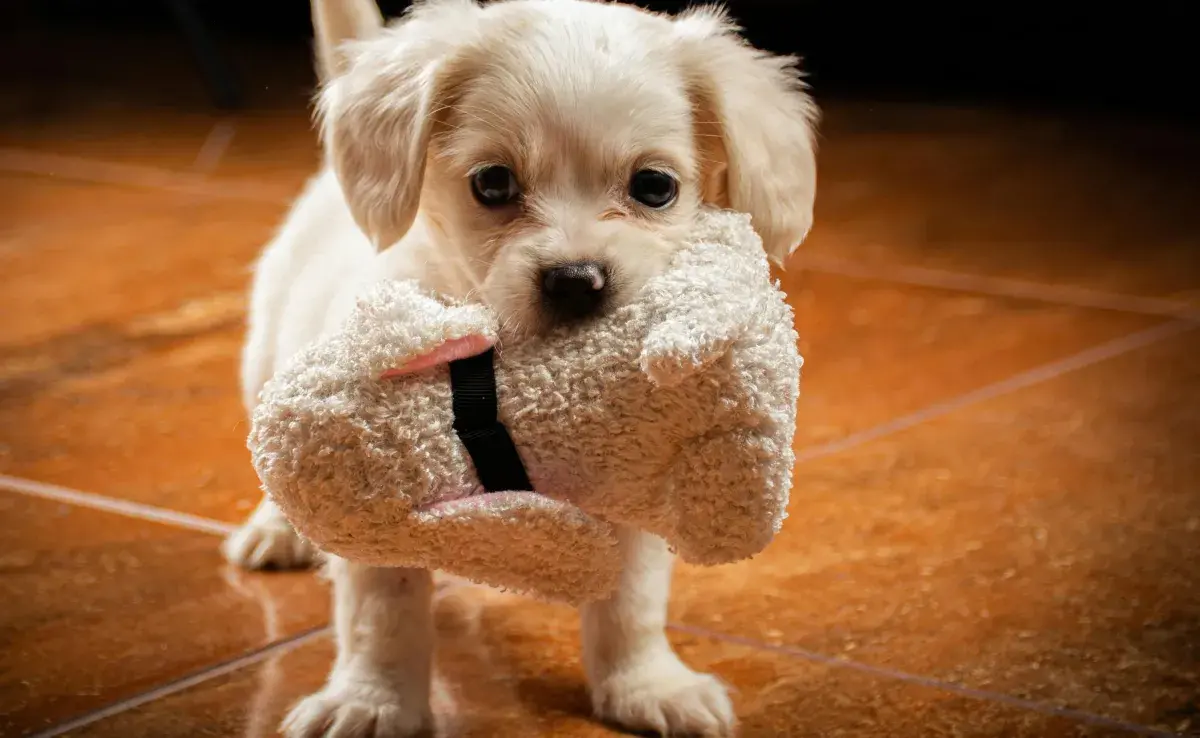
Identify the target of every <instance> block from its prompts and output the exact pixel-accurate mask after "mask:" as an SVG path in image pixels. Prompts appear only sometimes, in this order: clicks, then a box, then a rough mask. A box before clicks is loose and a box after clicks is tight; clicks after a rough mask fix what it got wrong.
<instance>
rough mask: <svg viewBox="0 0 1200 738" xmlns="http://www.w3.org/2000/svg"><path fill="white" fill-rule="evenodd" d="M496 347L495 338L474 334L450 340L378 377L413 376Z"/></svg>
mask: <svg viewBox="0 0 1200 738" xmlns="http://www.w3.org/2000/svg"><path fill="white" fill-rule="evenodd" d="M495 345H496V338H495V336H490V335H483V334H476V335H470V336H463V337H462V338H451V339H449V340H447V341H446V342H445V343H441V344H438V345H437V346H434V347H433V348H432V349H430V350H429V351H428V352H427V353H424V354H421V355H419V356H417V357H416V358H414V359H411V360H409V361H407V362H405V363H404V364H403V365H401V366H398V367H396V368H395V369H388V370H386V371H385V372H383V374H382V375H380V377H379V378H380V379H392V378H393V377H401V376H404V375H405V374H415V373H417V372H420V371H424V370H426V369H430V368H432V367H435V366H442V365H443V364H449V363H450V362H452V361H458V360H459V359H469V358H471V357H472V356H478V355H479V354H482V353H483V352H484V351H487V350H488V349H490V348H492V347H493V346H495Z"/></svg>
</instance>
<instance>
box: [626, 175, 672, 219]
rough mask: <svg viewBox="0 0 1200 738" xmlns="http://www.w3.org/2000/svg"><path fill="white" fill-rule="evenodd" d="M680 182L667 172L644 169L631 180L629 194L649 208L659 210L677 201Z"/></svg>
mask: <svg viewBox="0 0 1200 738" xmlns="http://www.w3.org/2000/svg"><path fill="white" fill-rule="evenodd" d="M678 195H679V182H677V181H676V180H675V178H674V177H672V176H671V175H669V174H667V173H666V172H660V171H658V170H656V169H642V170H641V171H638V172H636V173H634V175H633V179H631V180H629V196H630V197H632V198H633V199H634V200H637V201H638V202H640V203H641V204H643V205H645V206H646V207H648V208H654V209H655V210H658V209H660V208H665V207H666V206H668V205H670V204H671V203H673V202H675V198H676V197H677V196H678Z"/></svg>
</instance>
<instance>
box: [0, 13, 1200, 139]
mask: <svg viewBox="0 0 1200 738" xmlns="http://www.w3.org/2000/svg"><path fill="white" fill-rule="evenodd" d="M0 4H3V5H7V6H8V10H9V11H10V15H11V16H13V17H11V18H10V19H9V22H8V23H7V24H5V22H4V15H3V13H2V12H0V25H8V27H9V29H10V31H11V30H12V29H14V28H17V27H18V26H20V27H21V28H23V29H24V32H25V36H24V37H25V40H26V43H29V39H30V38H35V39H36V38H42V39H46V38H48V37H53V36H54V35H55V34H57V33H58V32H60V31H62V30H64V29H68V30H70V31H71V32H72V33H77V34H86V35H89V36H93V37H96V38H103V37H104V36H105V34H110V33H121V34H128V33H130V32H138V33H147V34H156V35H158V34H161V35H162V36H164V37H167V38H169V37H171V36H172V35H174V36H175V37H177V43H175V44H174V45H171V46H168V47H167V48H168V49H169V50H170V51H169V53H172V54H187V55H189V56H190V55H191V54H192V51H193V50H194V48H195V47H194V46H193V45H191V44H190V43H189V42H188V41H187V37H186V36H185V35H184V33H182V32H181V25H180V23H179V20H180V19H179V17H178V15H177V14H175V13H173V12H172V4H171V2H168V1H167V0H162V1H156V0H115V1H114V0H104V1H103V2H102V1H100V0H31V1H26V2H13V0H0ZM648 4H650V5H653V6H655V7H658V8H662V9H678V8H679V7H682V6H683V5H685V3H682V2H656V3H655V2H651V3H648ZM1194 4H1195V3H1188V2H1142V3H1123V4H1111V5H1108V4H1097V3H1082V2H1078V3H1053V2H1047V3H1032V2H1017V3H946V4H943V3H911V2H909V3H904V2H900V3H897V2H886V3H853V2H845V1H844V0H842V1H838V2H819V1H812V2H808V1H805V0H795V1H793V2H787V1H786V0H733V2H731V3H729V6H730V8H731V10H732V11H733V13H734V15H736V16H737V17H738V18H740V19H741V20H742V22H743V23H744V25H745V26H746V28H747V35H748V36H749V37H750V38H751V40H753V41H754V42H755V43H756V44H758V45H760V46H762V47H764V48H768V49H771V50H775V51H781V52H791V53H797V54H801V55H802V56H803V57H804V58H805V60H806V68H807V69H808V70H809V73H810V77H811V81H812V84H813V87H814V90H815V92H816V94H817V96H818V98H822V97H826V98H829V97H844V96H855V97H857V96H869V97H871V98H873V99H903V100H921V101H939V102H945V101H953V102H961V103H964V104H971V103H977V102H989V103H996V102H1001V103H1003V104H1006V105H1012V106H1036V107H1050V108H1054V109H1062V108H1085V109H1086V108H1094V109H1103V110H1105V111H1108V112H1112V111H1114V110H1117V111H1121V112H1124V113H1127V114H1130V115H1135V116H1154V117H1162V116H1168V117H1170V118H1173V119H1180V118H1182V119H1185V120H1188V121H1189V122H1190V121H1194V120H1195V118H1194V116H1192V115H1191V114H1190V112H1189V109H1190V108H1191V107H1193V106H1194V102H1193V100H1192V99H1191V98H1192V97H1194V96H1195V92H1196V88H1197V75H1196V70H1197V68H1198V66H1200V65H1197V63H1196V61H1195V57H1196V56H1197V52H1196V51H1194V50H1192V49H1191V48H1189V47H1194V46H1195V44H1196V30H1195V29H1196V24H1195V22H1194V21H1193V20H1192V18H1191V16H1192V15H1195V14H1196V13H1195V11H1194V10H1192V11H1190V12H1189V10H1188V8H1189V5H1194ZM176 5H177V6H178V5H181V4H178V3H177V4H176ZM190 5H191V7H192V8H193V9H194V11H195V15H196V17H197V18H199V19H200V20H201V21H202V22H203V25H204V27H205V28H206V29H207V30H208V32H209V33H210V34H211V37H212V39H213V40H214V41H215V46H216V48H219V49H220V50H221V55H220V57H219V59H218V61H217V62H216V63H217V64H222V63H224V64H226V65H227V66H228V67H229V69H230V70H232V73H233V75H234V76H233V77H232V79H235V80H236V81H237V84H238V87H239V90H240V92H241V93H242V99H246V96H253V94H254V86H255V72H256V70H255V68H254V61H253V58H252V56H249V57H248V56H247V55H246V54H245V53H244V51H240V50H244V49H246V48H253V47H254V46H256V45H257V46H264V45H266V46H271V47H278V46H287V47H294V48H295V49H296V50H297V51H298V52H300V51H303V50H304V49H306V47H307V45H308V43H309V34H310V28H309V19H308V4H307V3H306V2H303V0H194V1H193V2H192V3H190ZM382 5H383V7H384V9H385V11H386V12H387V13H389V14H396V13H398V12H400V11H401V10H402V9H403V8H404V6H405V5H406V3H405V2H396V1H394V0H387V1H386V2H383V3H382ZM114 43H115V42H114ZM33 45H34V47H35V48H36V47H37V45H38V44H37V43H36V42H34V44H33ZM114 51H116V49H114ZM88 53H91V54H95V53H103V46H102V45H101V46H100V47H99V50H98V49H97V47H96V46H94V45H93V46H89V49H88ZM17 61H18V62H20V60H19V59H18V60H17ZM72 63H73V64H75V65H77V66H78V65H81V64H84V65H85V64H87V60H86V59H83V58H81V59H75V60H73V62H72ZM145 63H147V64H151V65H152V64H153V63H154V60H153V59H147V60H145ZM13 72H14V70H13V69H12V68H11V67H9V68H6V72H5V74H6V75H10V74H13ZM195 72H196V75H197V78H198V79H203V76H202V75H201V74H200V67H196V69H195ZM16 73H17V74H20V73H21V71H20V70H19V69H18V70H17V71H16ZM65 73H66V74H70V73H71V72H70V69H68V70H67V71H66V72H65ZM218 97H219V95H218ZM235 97H236V96H234V97H231V98H230V102H232V101H234V99H235Z"/></svg>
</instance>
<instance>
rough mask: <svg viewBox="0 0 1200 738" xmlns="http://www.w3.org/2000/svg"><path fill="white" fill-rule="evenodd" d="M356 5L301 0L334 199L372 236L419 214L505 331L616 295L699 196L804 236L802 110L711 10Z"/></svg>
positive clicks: (549, 3) (807, 152) (772, 67)
mask: <svg viewBox="0 0 1200 738" xmlns="http://www.w3.org/2000/svg"><path fill="white" fill-rule="evenodd" d="M370 1H371V0H313V3H314V11H315V13H314V20H315V21H316V27H317V43H318V57H319V59H320V60H321V63H322V70H323V73H324V75H325V77H326V81H325V87H324V92H323V94H322V96H321V98H320V112H321V114H322V119H323V133H324V137H325V142H326V147H327V153H328V156H329V158H330V160H331V162H332V165H333V167H334V169H335V171H336V172H337V175H338V178H339V180H340V182H341V185H342V187H343V189H344V191H345V194H346V197H347V200H348V202H349V204H350V207H351V210H352V211H353V213H354V217H355V218H356V220H357V221H358V223H359V225H360V226H361V227H362V228H363V230H364V231H365V232H366V233H367V234H368V235H369V236H370V237H371V238H372V239H373V240H374V242H375V243H376V244H377V245H378V246H379V247H380V248H386V247H387V246H389V245H391V244H392V243H394V242H396V241H397V240H398V239H400V238H401V237H402V236H404V235H405V233H407V232H408V230H409V228H410V227H411V226H412V224H413V221H414V219H415V218H416V215H417V212H418V210H420V211H421V214H422V219H423V221H424V222H425V229H426V230H427V231H428V232H429V234H430V237H431V238H433V239H434V240H435V241H436V243H437V247H438V250H439V251H438V258H439V259H440V263H441V266H440V267H438V268H441V269H443V270H447V269H449V270H455V271H456V272H457V276H459V277H462V278H463V281H465V282H466V283H468V284H470V285H472V287H473V289H472V295H473V296H474V297H476V298H478V299H481V300H482V301H484V302H486V303H488V304H490V305H491V306H492V307H494V308H495V309H497V311H498V312H499V313H500V314H501V315H502V316H503V317H504V318H505V319H506V325H507V326H508V329H509V330H510V331H511V332H513V333H518V334H519V333H521V332H523V331H530V330H537V329H539V328H544V327H547V326H549V325H553V324H555V323H558V322H563V321H572V320H579V319H584V318H587V317H590V316H593V315H596V314H599V313H601V312H603V311H604V310H605V309H608V308H611V307H613V306H616V305H619V304H621V303H622V302H625V301H627V300H629V299H630V298H631V297H632V296H633V295H634V294H635V293H636V292H637V290H638V289H639V288H640V287H641V286H642V285H643V284H644V283H645V281H646V280H647V279H648V278H650V277H651V276H653V275H654V274H656V273H657V272H659V271H660V270H661V269H663V267H664V266H665V265H666V264H667V262H668V260H669V258H670V256H671V253H672V251H673V250H674V249H675V248H677V247H678V244H679V243H680V242H681V237H682V236H683V235H684V234H686V232H687V229H688V227H689V226H690V224H691V222H692V220H693V218H694V216H695V214H696V212H697V209H698V208H699V207H700V206H701V204H711V205H717V206H721V207H732V208H734V209H737V210H742V211H745V212H748V213H750V214H751V216H752V217H753V220H754V224H755V227H756V228H757V229H758V231H759V233H760V235H761V236H762V238H763V241H764V243H765V245H766V248H767V249H768V252H769V255H770V256H771V257H772V258H773V259H774V260H776V261H777V262H782V260H783V259H784V257H786V256H787V254H789V253H790V252H791V251H792V250H793V249H794V248H795V246H796V245H798V244H799V242H800V241H801V240H802V239H803V238H804V236H805V234H806V233H807V231H808V228H809V225H810V224H811V221H812V207H813V196H814V190H815V184H816V182H815V179H816V175H815V163H814V157H813V143H812V134H811V126H812V124H813V121H814V118H815V110H814V107H813V105H812V104H811V101H810V100H809V98H808V97H807V96H806V95H805V94H804V92H803V90H802V86H801V84H800V82H799V79H798V74H797V72H796V70H795V68H794V66H793V60H791V59H788V58H780V57H773V56H769V55H766V54H763V53H760V52H758V51H755V50H754V49H752V48H750V47H748V46H747V45H745V44H744V43H743V42H742V41H741V40H740V38H739V37H738V36H737V29H736V28H735V27H734V26H733V25H732V24H731V23H730V22H729V21H728V20H727V19H726V17H725V16H724V14H723V13H722V12H720V11H718V10H698V11H692V12H689V13H687V14H684V15H682V16H679V17H677V18H671V17H668V16H663V15H656V14H651V13H647V12H644V11H641V10H638V9H635V8H632V7H630V6H624V5H617V4H608V3H597V2H586V1H585V0H507V1H506V2H497V3H493V4H490V5H486V6H479V5H477V4H476V3H474V2H471V1H470V0H426V2H418V3H417V4H416V5H415V6H414V7H413V9H412V10H411V11H410V12H409V13H408V14H407V16H406V17H405V18H404V19H403V20H401V22H399V23H398V24H397V25H395V26H394V27H391V28H386V29H385V28H382V27H381V26H380V24H379V22H378V12H377V11H376V10H375V8H374V6H373V5H370ZM347 41H351V43H345V42H347Z"/></svg>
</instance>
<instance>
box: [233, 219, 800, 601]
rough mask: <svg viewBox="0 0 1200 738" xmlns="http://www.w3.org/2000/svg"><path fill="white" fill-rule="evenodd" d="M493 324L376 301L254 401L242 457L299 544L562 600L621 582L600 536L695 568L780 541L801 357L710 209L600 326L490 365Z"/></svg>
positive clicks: (414, 301) (737, 227)
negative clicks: (658, 550)
mask: <svg viewBox="0 0 1200 738" xmlns="http://www.w3.org/2000/svg"><path fill="white" fill-rule="evenodd" d="M497 327H498V321H497V318H496V316H495V315H494V314H492V313H491V312H490V311H489V310H488V309H487V308H485V307H483V306H480V305H471V304H462V303H457V302H453V301H450V300H445V299H441V298H438V297H436V296H434V295H430V294H428V293H426V292H424V291H422V290H421V289H419V288H418V287H417V286H416V285H415V283H411V282H389V283H384V284H380V285H378V286H377V288H376V289H375V290H374V291H373V292H371V293H370V294H369V295H367V296H366V297H365V298H363V299H362V300H360V302H359V304H358V306H357V309H356V311H355V312H354V314H353V315H352V316H351V317H350V319H349V320H348V321H347V323H346V324H345V325H344V326H343V328H342V329H341V330H340V331H338V332H336V333H334V334H332V335H329V336H327V337H326V338H324V339H322V340H321V341H319V342H318V343H316V344H315V345H313V346H312V347H310V348H309V349H307V350H305V351H303V352H301V353H300V354H299V355H298V356H297V357H296V358H295V359H294V360H293V362H292V363H291V364H290V366H289V367H288V368H287V369H285V370H284V371H282V372H280V373H279V374H278V375H277V376H276V377H275V378H274V379H273V380H272V381H271V382H270V383H269V384H268V385H267V387H266V388H265V389H264V391H263V395H262V402H261V404H260V406H259V407H258V409H257V411H256V412H255V414H254V420H253V428H252V431H251V434H250V441H249V446H250V449H251V452H252V454H253V458H254V465H255V468H256V469H257V470H258V474H259V477H260V478H261V480H262V482H263V487H264V489H265V490H266V492H267V493H268V494H269V495H270V497H271V499H273V500H274V501H275V502H276V503H278V504H279V506H280V507H281V508H282V509H283V511H284V513H285V514H286V515H287V516H288V518H289V519H290V520H291V521H292V523H293V524H294V525H295V527H296V529H297V530H298V531H299V532H300V534H301V535H303V536H305V537H306V538H308V539H310V540H311V541H312V542H313V543H314V544H316V545H317V546H318V547H319V548H321V549H323V550H325V551H328V552H330V553H333V554H336V555H338V556H342V557H345V558H348V559H352V560H356V561H362V562H365V563H370V564H375V565H380V566H407V567H421V568H429V569H438V570H442V571H446V572H449V573H452V574H457V575H460V576H464V577H467V578H470V579H473V580H475V581H478V582H482V583H484V584H489V585H493V586H499V587H504V588H509V589H514V590H518V591H522V592H527V593H532V594H536V595H540V596H543V597H547V598H551V599H558V600H564V601H567V602H571V603H578V602H581V601H586V600H589V599H597V598H602V597H604V596H605V595H607V594H608V593H609V592H610V591H611V590H612V589H613V587H614V586H615V584H616V581H617V576H618V574H619V566H620V560H619V556H618V554H617V550H616V542H617V539H616V535H615V529H614V525H615V524H621V525H628V526H633V527H636V528H639V529H642V530H646V531H650V532H652V533H655V534H657V535H660V536H662V537H663V538H665V539H666V540H667V542H668V543H669V544H670V545H671V546H672V548H674V549H675V550H676V551H677V552H678V553H679V554H680V556H681V557H682V558H683V559H684V560H685V561H688V562H691V563H695V564H702V565H715V564H722V563H728V562H733V561H738V560H741V559H744V558H747V557H750V556H753V555H754V554H756V553H758V552H760V551H761V550H762V549H763V548H764V547H766V545H767V544H768V543H769V542H770V541H771V539H772V538H773V537H774V535H775V533H776V532H778V530H779V527H780V525H781V523H782V521H783V518H784V517H785V515H786V512H785V510H786V507H787V500H788V491H789V489H790V487H791V473H792V463H793V453H792V437H793V435H794V433H795V423H796V400H797V396H798V392H799V378H800V365H801V358H800V355H799V354H798V352H797V350H796V333H795V330H794V328H793V322H792V311H791V309H790V308H789V307H788V305H787V303H786V302H785V301H784V297H783V294H782V293H781V292H780V290H779V289H778V288H777V287H776V286H775V285H773V284H772V282H771V277H770V271H769V267H768V265H767V260H766V258H765V257H764V255H763V251H762V247H761V244H760V241H759V239H758V237H757V236H756V235H755V233H754V230H753V229H752V228H751V226H750V219H749V217H748V216H745V215H741V214H736V213H731V212H724V211H712V212H707V213H705V214H704V215H703V216H702V218H701V220H700V222H699V224H698V227H697V228H696V230H695V232H694V233H693V235H692V237H691V238H689V240H688V242H687V244H686V245H685V247H684V248H683V249H682V250H681V251H679V252H678V254H677V255H676V257H675V258H674V261H673V262H672V264H671V265H670V267H669V268H668V269H667V271H665V272H664V273H663V274H661V275H659V276H657V277H655V278H654V279H652V280H651V281H650V282H649V283H648V284H647V285H646V287H645V288H644V290H643V291H642V292H641V293H640V295H639V296H638V297H637V298H636V299H635V301H633V302H632V303H630V304H628V305H626V306H623V307H621V308H619V309H617V310H615V311H613V312H611V313H610V314H608V315H606V316H605V317H603V318H600V319H598V320H595V321H593V322H591V323H588V324H585V325H583V326H579V327H576V328H573V329H566V328H564V329H560V330H557V331H555V332H551V333H549V334H548V335H545V336H543V337H538V338H533V339H529V340H527V341H524V342H521V343H517V344H514V345H511V346H501V347H499V348H496V347H495V345H496V342H497ZM493 371H494V373H493Z"/></svg>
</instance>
